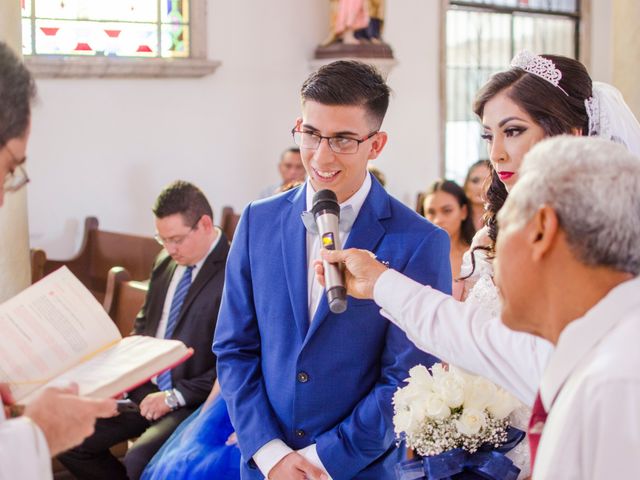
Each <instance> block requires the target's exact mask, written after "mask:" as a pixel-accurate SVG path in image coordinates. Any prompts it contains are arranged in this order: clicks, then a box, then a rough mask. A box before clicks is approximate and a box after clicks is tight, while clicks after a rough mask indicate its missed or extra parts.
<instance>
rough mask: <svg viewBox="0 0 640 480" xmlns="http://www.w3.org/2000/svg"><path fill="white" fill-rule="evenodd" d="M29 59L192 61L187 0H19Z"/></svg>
mask: <svg viewBox="0 0 640 480" xmlns="http://www.w3.org/2000/svg"><path fill="white" fill-rule="evenodd" d="M20 3H21V7H22V51H23V53H24V54H25V55H84V56H108V57H161V58H176V57H182V58H184V57H189V56H190V23H189V0H20Z"/></svg>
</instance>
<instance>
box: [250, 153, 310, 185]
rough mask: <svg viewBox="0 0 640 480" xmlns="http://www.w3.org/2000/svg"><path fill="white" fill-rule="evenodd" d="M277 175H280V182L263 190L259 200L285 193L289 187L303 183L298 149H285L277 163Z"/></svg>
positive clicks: (302, 169)
mask: <svg viewBox="0 0 640 480" xmlns="http://www.w3.org/2000/svg"><path fill="white" fill-rule="evenodd" d="M278 173H279V174H280V181H279V182H278V183H276V184H274V185H269V186H268V187H266V188H265V189H263V190H262V192H260V198H267V197H270V196H271V195H275V194H276V193H280V192H286V191H287V190H288V189H289V188H291V186H290V185H295V184H296V183H298V184H300V183H302V182H304V178H305V171H304V166H303V165H302V158H301V157H300V149H299V148H298V147H291V148H287V149H286V150H285V151H284V152H282V155H280V162H279V163H278Z"/></svg>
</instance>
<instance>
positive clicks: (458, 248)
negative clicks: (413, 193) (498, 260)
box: [422, 180, 476, 295]
mask: <svg viewBox="0 0 640 480" xmlns="http://www.w3.org/2000/svg"><path fill="white" fill-rule="evenodd" d="M422 209H423V212H424V216H425V218H426V219H427V220H429V221H430V222H431V223H433V224H435V225H437V226H439V227H440V228H442V229H443V230H445V231H446V232H447V233H448V234H449V237H450V238H451V251H450V253H449V260H450V261H451V273H452V276H453V286H454V295H455V290H456V285H457V279H458V277H459V276H460V267H461V266H462V256H463V255H464V252H466V251H467V250H468V249H469V247H470V246H471V241H472V240H473V236H474V235H475V233H476V229H475V227H474V225H473V221H472V219H471V215H470V210H471V208H470V202H469V199H468V198H467V196H466V195H465V194H464V190H463V189H462V187H460V186H459V185H458V184H457V183H456V182H453V181H451V180H438V181H436V182H435V183H434V184H433V185H431V187H430V188H429V189H428V190H427V191H426V192H425V194H424V201H423V206H422Z"/></svg>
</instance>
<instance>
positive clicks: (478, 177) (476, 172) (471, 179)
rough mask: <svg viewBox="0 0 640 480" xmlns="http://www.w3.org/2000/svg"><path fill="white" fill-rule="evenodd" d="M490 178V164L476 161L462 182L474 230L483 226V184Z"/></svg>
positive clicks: (484, 161)
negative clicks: (469, 206)
mask: <svg viewBox="0 0 640 480" xmlns="http://www.w3.org/2000/svg"><path fill="white" fill-rule="evenodd" d="M490 176H491V163H490V162H489V160H478V161H477V162H475V163H474V164H473V165H471V166H470V167H469V170H468V171H467V178H465V180H464V193H465V195H466V196H467V198H468V199H469V203H470V205H471V212H469V213H470V216H471V220H472V221H473V226H474V227H475V229H476V230H480V229H481V228H482V227H483V226H484V223H483V219H482V216H483V215H484V203H485V201H486V199H485V195H484V193H485V182H486V180H487V178H490Z"/></svg>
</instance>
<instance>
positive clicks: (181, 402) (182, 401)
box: [173, 388, 187, 407]
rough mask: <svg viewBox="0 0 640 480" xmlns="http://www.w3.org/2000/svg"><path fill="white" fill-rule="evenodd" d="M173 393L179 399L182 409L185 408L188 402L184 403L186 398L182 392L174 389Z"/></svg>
mask: <svg viewBox="0 0 640 480" xmlns="http://www.w3.org/2000/svg"><path fill="white" fill-rule="evenodd" d="M173 393H174V394H175V396H176V398H177V399H178V405H180V406H181V407H184V406H185V405H186V404H187V402H185V401H184V397H183V396H182V393H180V390H178V389H176V388H174V389H173Z"/></svg>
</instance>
